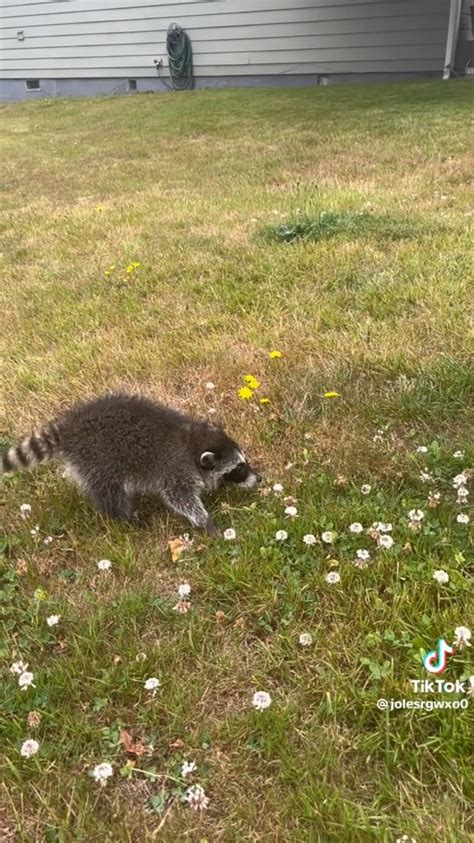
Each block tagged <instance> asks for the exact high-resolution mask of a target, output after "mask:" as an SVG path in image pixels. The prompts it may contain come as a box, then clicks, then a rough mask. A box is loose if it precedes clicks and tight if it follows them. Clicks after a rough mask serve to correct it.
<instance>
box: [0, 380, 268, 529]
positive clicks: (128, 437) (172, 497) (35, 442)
mask: <svg viewBox="0 0 474 843" xmlns="http://www.w3.org/2000/svg"><path fill="white" fill-rule="evenodd" d="M49 459H58V460H60V461H61V462H63V463H64V464H65V467H66V473H67V475H69V477H70V478H71V479H72V480H74V481H75V482H76V483H78V485H79V486H80V488H81V489H82V490H83V491H84V492H85V493H86V494H87V495H88V496H89V497H90V498H91V500H92V502H93V503H94V505H95V507H96V508H97V509H98V510H99V512H102V513H103V514H104V515H108V516H110V517H112V518H122V519H125V520H129V519H131V518H132V515H133V511H134V500H135V497H136V496H137V495H140V494H147V495H149V494H151V495H153V494H156V495H158V496H159V497H160V498H161V500H162V501H163V503H164V504H165V505H166V506H167V507H168V508H169V509H171V510H172V511H173V512H175V513H178V514H179V515H183V516H184V517H185V518H187V519H188V520H189V521H190V522H191V523H192V524H193V525H195V526H197V527H200V528H202V529H204V530H206V531H207V532H208V533H211V534H216V533H217V532H218V531H217V528H216V527H215V525H214V523H213V521H212V519H211V518H210V516H209V514H208V512H207V511H206V508H205V506H204V504H203V503H202V500H201V497H202V495H203V494H205V493H207V492H214V491H215V490H216V489H217V488H218V487H219V486H220V485H221V483H223V482H225V481H230V482H234V483H238V484H239V485H240V486H242V487H244V488H247V489H250V488H252V487H253V486H255V485H256V484H257V483H259V482H260V479H261V478H260V477H259V476H258V475H257V474H256V472H255V471H254V470H253V469H252V468H251V467H250V465H249V464H248V463H247V460H246V458H245V456H244V454H243V453H242V451H241V450H240V449H239V446H238V445H237V443H236V442H234V441H233V440H232V439H230V438H229V437H228V436H227V434H226V433H225V432H224V431H223V430H222V429H221V428H219V427H215V426H214V425H212V424H210V423H209V422H207V421H205V420H200V419H195V418H192V417H191V416H188V415H184V414H183V413H179V412H177V411H175V410H172V409H170V408H169V407H165V406H163V405H162V404H158V403H155V402H154V401H151V400H150V399H148V398H144V397H141V396H138V395H127V394H120V393H118V394H107V395H102V396H100V397H98V398H95V399H92V400H91V401H86V402H84V403H82V404H77V405H76V406H74V407H72V408H71V409H69V410H67V411H66V412H65V413H64V414H63V415H61V416H59V417H58V418H57V419H55V420H54V421H52V422H50V423H49V424H47V425H45V426H44V427H43V428H42V429H41V430H40V431H38V432H36V433H33V434H32V435H31V436H29V437H27V438H26V439H23V441H22V442H21V443H20V444H19V445H17V446H14V447H12V448H10V449H9V450H8V451H7V452H6V453H4V454H3V456H2V468H3V471H6V472H10V471H16V470H19V469H21V468H26V467H28V466H33V465H36V464H38V463H41V462H45V461H46V460H49Z"/></svg>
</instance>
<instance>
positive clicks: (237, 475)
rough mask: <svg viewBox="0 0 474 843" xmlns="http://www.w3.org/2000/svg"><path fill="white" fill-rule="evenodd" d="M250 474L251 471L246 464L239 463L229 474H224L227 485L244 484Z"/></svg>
mask: <svg viewBox="0 0 474 843" xmlns="http://www.w3.org/2000/svg"><path fill="white" fill-rule="evenodd" d="M249 474H250V469H249V467H248V465H247V463H246V462H239V464H238V465H236V467H235V468H233V469H232V471H229V473H228V474H224V480H225V481H226V483H244V482H245V481H246V480H247V477H248V476H249Z"/></svg>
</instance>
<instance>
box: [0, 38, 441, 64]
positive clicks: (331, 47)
mask: <svg viewBox="0 0 474 843" xmlns="http://www.w3.org/2000/svg"><path fill="white" fill-rule="evenodd" d="M445 40H446V38H445V33H444V32H443V31H441V30H424V31H421V32H404V33H399V32H382V33H378V35H377V46H378V48H380V47H393V46H397V47H407V46H410V45H416V46H420V47H421V46H423V47H425V46H430V47H432V46H433V45H436V47H437V48H438V49H437V52H439V49H440V48H441V47H442V46H443V45H444V43H445ZM288 43H289V42H288V38H265V39H264V41H263V42H262V41H261V40H260V39H258V38H255V39H253V40H252V39H250V40H249V39H248V38H243V39H240V40H239V39H233V40H229V41H226V42H225V47H226V50H228V51H229V53H230V54H234V53H248V54H249V55H257V54H262V47H264V48H265V49H264V53H265V54H266V53H267V52H270V51H276V52H278V53H281V54H282V55H283V54H284V53H286V52H288ZM291 43H292V45H293V48H292V50H291V52H294V53H295V55H296V57H298V52H299V51H307V50H312V51H313V52H315V51H317V52H318V54H320V55H321V58H326V57H327V56H328V54H329V53H328V51H331V52H332V53H339V52H340V51H341V50H342V51H343V52H345V53H348V52H349V51H350V50H351V49H354V48H364V54H365V56H367V53H370V54H372V52H373V49H374V47H373V44H374V41H373V38H372V39H371V36H370V35H363V34H362V33H360V34H358V35H352V36H347V35H346V36H340V35H331V36H322V37H320V38H317V37H316V36H313V35H307V36H303V35H301V36H298V37H295V38H293V39H292V41H291ZM219 44H221V42H212V41H209V40H208V39H206V40H203V41H199V40H195V41H193V55H194V61H195V63H196V60H197V59H198V58H199V57H200V56H201V54H202V53H209V52H210V51H214V50H217V49H219ZM295 48H296V49H295ZM367 48H369V49H367ZM221 51H222V46H221ZM297 51H298V52H297ZM159 53H160V49H159V45H158V44H157V43H156V42H150V41H148V43H146V44H136V43H135V44H130V43H129V44H113V43H110V42H109V43H104V42H103V41H102V43H100V44H96V45H89V44H82V45H78V46H76V47H64V46H61V47H58V46H57V47H48V48H39V49H38V48H34V49H31V48H30V49H28V50H24V48H22V44H21V42H20V43H18V46H16V47H13V48H8V47H7V48H6V49H4V50H2V62H3V61H10V60H14V61H17V62H23V61H25V60H27V61H31V60H33V59H34V60H38V59H41V60H43V59H45V58H46V59H48V60H49V59H60V58H61V59H65V60H66V61H69V59H72V58H81V57H82V58H95V57H98V56H102V57H103V58H108V57H112V56H123V57H129V56H136V57H138V56H142V57H143V56H146V55H148V56H151V57H152V58H156V56H157V55H158V54H159ZM211 54H212V52H211ZM303 58H304V56H303Z"/></svg>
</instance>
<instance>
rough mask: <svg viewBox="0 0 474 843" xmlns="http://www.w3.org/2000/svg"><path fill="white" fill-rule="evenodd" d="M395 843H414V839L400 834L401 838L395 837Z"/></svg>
mask: <svg viewBox="0 0 474 843" xmlns="http://www.w3.org/2000/svg"><path fill="white" fill-rule="evenodd" d="M395 843H416V840H415V838H414V837H409V836H408V834H402V836H401V837H397V839H396V840H395Z"/></svg>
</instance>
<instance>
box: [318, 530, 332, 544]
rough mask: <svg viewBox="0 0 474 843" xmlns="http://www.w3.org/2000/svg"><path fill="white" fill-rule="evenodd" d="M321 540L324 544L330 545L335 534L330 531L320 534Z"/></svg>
mask: <svg viewBox="0 0 474 843" xmlns="http://www.w3.org/2000/svg"><path fill="white" fill-rule="evenodd" d="M321 538H322V540H323V542H324V543H325V544H332V543H333V542H334V538H335V533H333V532H332V531H331V530H326V532H324V533H321Z"/></svg>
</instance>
